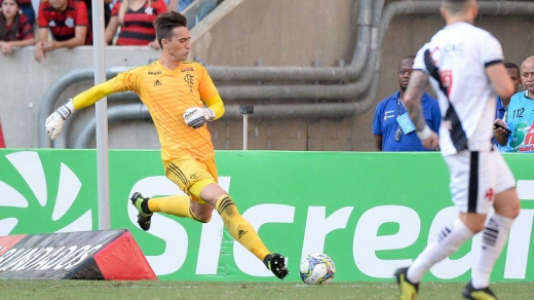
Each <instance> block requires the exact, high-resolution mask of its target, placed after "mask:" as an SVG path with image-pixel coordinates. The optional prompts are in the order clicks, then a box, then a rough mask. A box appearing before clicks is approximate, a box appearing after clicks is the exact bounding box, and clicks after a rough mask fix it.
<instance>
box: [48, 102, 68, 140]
mask: <svg viewBox="0 0 534 300" xmlns="http://www.w3.org/2000/svg"><path fill="white" fill-rule="evenodd" d="M73 111H74V104H72V99H69V101H68V102H67V103H66V104H65V105H63V106H61V107H59V108H58V109H57V110H56V111H55V112H53V113H52V114H51V115H50V116H49V117H48V118H47V119H46V122H45V127H46V134H48V136H49V137H50V139H52V140H55V139H56V138H57V137H58V136H59V134H60V133H61V129H62V128H63V122H65V120H67V118H68V117H69V116H70V115H71V114H72V112H73Z"/></svg>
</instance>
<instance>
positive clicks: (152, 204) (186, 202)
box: [148, 196, 209, 223]
mask: <svg viewBox="0 0 534 300" xmlns="http://www.w3.org/2000/svg"><path fill="white" fill-rule="evenodd" d="M148 209H150V211H151V212H162V213H165V214H169V215H173V216H177V217H181V218H189V219H193V220H195V221H198V222H202V223H207V222H208V221H209V220H199V219H198V218H197V216H195V214H194V213H193V212H192V211H191V200H190V198H189V197H188V196H168V197H159V198H150V200H148Z"/></svg>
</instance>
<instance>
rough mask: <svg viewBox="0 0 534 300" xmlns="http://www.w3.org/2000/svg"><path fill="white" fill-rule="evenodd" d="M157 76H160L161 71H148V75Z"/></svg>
mask: <svg viewBox="0 0 534 300" xmlns="http://www.w3.org/2000/svg"><path fill="white" fill-rule="evenodd" d="M159 74H161V70H153V71H148V75H159Z"/></svg>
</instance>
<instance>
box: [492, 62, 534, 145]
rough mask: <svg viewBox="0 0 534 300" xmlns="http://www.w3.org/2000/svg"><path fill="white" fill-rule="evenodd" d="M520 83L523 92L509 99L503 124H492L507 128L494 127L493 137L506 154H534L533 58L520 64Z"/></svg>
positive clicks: (500, 121)
mask: <svg viewBox="0 0 534 300" xmlns="http://www.w3.org/2000/svg"><path fill="white" fill-rule="evenodd" d="M520 73H521V74H520V75H521V83H522V84H523V86H524V87H525V91H521V92H519V93H516V94H515V95H513V96H512V98H511V99H510V104H509V106H508V113H507V116H506V120H505V122H503V121H502V120H500V119H497V120H495V123H494V124H499V125H500V126H503V127H507V128H508V129H509V130H510V132H507V131H506V130H505V129H503V128H501V127H494V132H495V137H496V138H497V140H498V141H499V144H500V145H501V146H505V150H506V152H523V153H533V152H534V56H531V57H528V58H527V59H525V61H524V62H523V63H522V64H521V72H520Z"/></svg>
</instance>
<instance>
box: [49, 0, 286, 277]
mask: <svg viewBox="0 0 534 300" xmlns="http://www.w3.org/2000/svg"><path fill="white" fill-rule="evenodd" d="M154 27H155V28H156V36H157V39H158V42H159V44H160V47H161V49H162V53H161V56H160V57H159V59H158V60H156V61H155V62H153V63H151V64H149V65H147V66H143V67H138V68H135V69H131V70H129V71H127V72H123V73H120V74H118V75H117V76H116V77H115V78H113V79H110V80H108V81H107V82H104V83H102V84H99V85H96V86H94V87H92V88H90V89H88V90H87V91H85V92H82V93H80V94H79V95H77V96H76V97H74V98H73V99H72V100H69V101H68V102H67V103H66V104H65V105H63V106H61V107H60V108H58V109H57V110H56V111H55V112H54V113H52V114H51V115H50V117H48V119H47V120H46V131H47V133H48V135H49V137H50V138H51V139H52V140H54V139H56V138H57V136H58V135H59V134H60V132H61V128H62V126H63V122H64V121H65V120H66V119H67V118H68V117H69V115H70V114H71V113H72V112H73V111H74V110H79V109H82V108H84V107H87V106H90V105H92V104H94V103H96V102H97V101H98V100H100V99H102V98H103V97H105V96H107V95H109V94H112V93H117V92H124V91H135V92H136V93H137V94H138V95H139V98H140V99H141V101H142V102H143V103H144V104H145V105H146V106H147V107H148V110H149V111H150V115H151V116H152V120H153V121H154V124H155V125H156V129H157V131H158V136H159V141H160V143H161V157H162V160H163V165H164V167H165V173H166V176H167V177H168V178H169V179H170V180H172V181H173V182H174V183H176V184H177V185H178V186H179V187H180V189H182V190H183V191H184V192H185V193H186V194H187V196H169V197H161V198H147V197H144V196H143V195H141V194H140V193H134V194H133V195H132V197H131V198H130V200H131V201H132V203H133V205H134V206H135V207H136V208H137V210H138V211H139V215H138V223H139V226H140V227H141V228H142V229H143V230H148V229H149V228H150V219H151V217H152V214H153V213H154V212H162V213H166V214H171V215H175V216H178V217H183V218H190V219H193V220H196V221H198V222H202V223H206V222H209V221H210V219H211V214H212V211H213V208H215V209H216V210H217V212H218V213H219V214H220V215H221V218H222V219H223V221H224V225H225V226H226V228H227V230H228V232H229V233H230V234H231V235H232V237H233V238H234V239H236V240H237V241H238V242H240V243H241V244H242V245H243V246H245V247H246V248H247V249H248V250H249V251H251V252H252V253H253V254H254V255H256V256H257V257H258V258H259V259H260V260H262V261H263V262H264V263H265V265H266V266H267V268H269V269H270V270H271V271H272V272H273V274H274V275H276V276H277V277H278V278H280V279H284V277H285V276H286V275H287V274H288V271H287V268H286V265H285V258H284V257H283V256H282V255H280V254H277V253H270V252H269V250H268V249H267V247H265V245H264V244H263V242H262V241H261V239H260V237H259V236H258V234H257V233H256V231H255V230H254V228H252V226H251V225H250V224H249V223H248V222H247V220H245V219H244V218H243V217H242V216H241V214H240V213H239V212H238V210H237V207H236V205H235V203H234V201H233V200H232V198H230V196H229V195H228V194H227V192H226V191H224V190H223V189H222V188H221V187H220V186H219V185H218V183H217V178H218V176H217V167H216V165H215V159H214V156H215V152H214V149H213V144H212V143H211V135H210V133H209V131H208V128H207V125H206V122H209V121H212V120H216V119H218V118H220V117H221V116H222V115H223V114H224V104H223V102H222V100H221V97H220V96H219V92H218V91H217V89H216V87H215V85H214V84H213V81H212V79H211V77H210V76H209V74H208V72H207V70H206V69H205V68H204V67H203V66H202V65H200V64H198V63H196V62H193V61H187V60H186V59H187V56H188V54H189V51H190V50H191V43H190V39H191V37H190V36H189V30H188V29H187V27H186V18H185V17H184V16H183V15H181V14H179V13H177V12H174V11H171V12H166V13H163V14H161V15H159V16H158V17H157V19H156V20H155V21H154Z"/></svg>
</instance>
